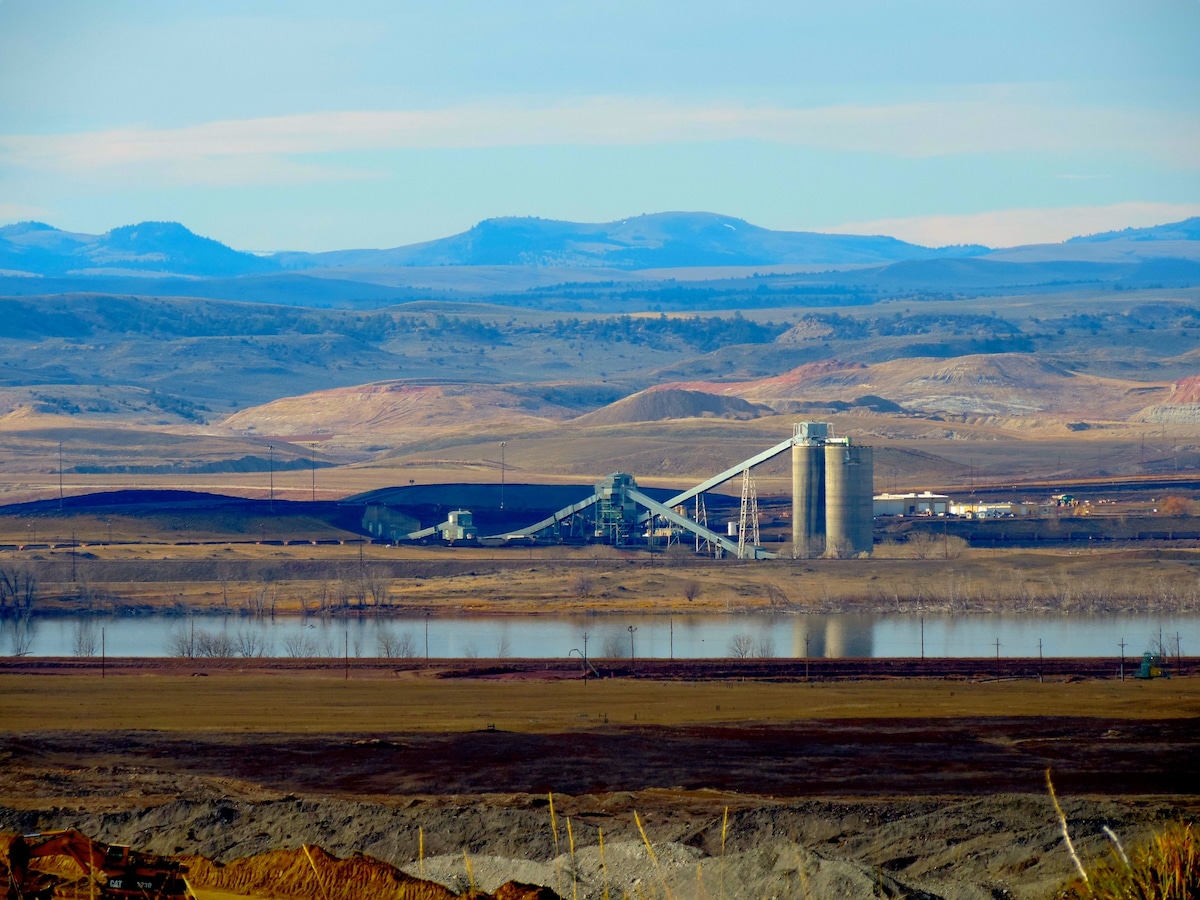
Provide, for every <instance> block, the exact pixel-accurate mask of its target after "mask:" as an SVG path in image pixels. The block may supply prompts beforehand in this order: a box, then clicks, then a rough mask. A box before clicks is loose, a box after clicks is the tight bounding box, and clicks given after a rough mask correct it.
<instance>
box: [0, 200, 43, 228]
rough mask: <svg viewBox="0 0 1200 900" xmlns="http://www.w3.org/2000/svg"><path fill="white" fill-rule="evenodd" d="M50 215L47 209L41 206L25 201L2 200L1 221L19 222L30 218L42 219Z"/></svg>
mask: <svg viewBox="0 0 1200 900" xmlns="http://www.w3.org/2000/svg"><path fill="white" fill-rule="evenodd" d="M47 215H48V213H47V210H45V209H43V208H42V207H40V206H27V205H26V204H24V203H2V202H0V223H3V222H19V221H23V220H28V219H41V218H45V217H46V216H47Z"/></svg>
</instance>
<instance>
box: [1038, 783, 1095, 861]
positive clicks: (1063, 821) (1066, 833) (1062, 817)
mask: <svg viewBox="0 0 1200 900" xmlns="http://www.w3.org/2000/svg"><path fill="white" fill-rule="evenodd" d="M1046 787H1047V788H1049V790H1050V801H1051V802H1052V803H1053V804H1054V811H1055V812H1056V813H1058V822H1059V824H1060V825H1061V826H1062V835H1063V841H1065V842H1066V845H1067V852H1068V853H1070V854H1071V859H1072V860H1073V861H1074V862H1075V868H1076V869H1078V870H1079V877H1080V878H1082V879H1083V880H1084V882H1086V881H1087V880H1088V876H1087V872H1086V871H1085V870H1084V868H1083V863H1081V862H1080V861H1079V854H1077V853H1076V852H1075V844H1073V843H1072V842H1071V832H1070V830H1069V829H1068V828H1067V816H1066V813H1064V812H1063V810H1062V807H1061V806H1059V803H1058V796H1057V795H1056V794H1055V793H1054V782H1053V781H1051V780H1050V770H1049V769H1047V770H1046Z"/></svg>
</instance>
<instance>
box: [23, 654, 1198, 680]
mask: <svg viewBox="0 0 1200 900" xmlns="http://www.w3.org/2000/svg"><path fill="white" fill-rule="evenodd" d="M590 663H591V666H590V667H589V669H588V670H587V676H586V677H588V678H597V677H599V678H638V679H643V680H664V681H703V680H714V681H721V680H729V679H751V680H755V681H828V680H841V679H879V678H941V679H947V678H950V679H974V680H987V679H1033V680H1037V679H1038V678H1042V679H1045V680H1061V679H1063V678H1120V677H1121V672H1122V663H1121V660H1120V659H1118V658H1117V657H1115V656H1114V657H1113V658H1112V659H1105V658H1097V657H1075V658H1067V657H1063V658H1049V659H1037V658H1033V659H1028V658H1022V657H1000V658H999V659H996V658H992V657H982V658H963V659H947V658H941V657H939V658H932V657H931V658H926V659H904V658H882V659H825V658H818V657H814V658H812V659H689V660H664V659H645V660H642V659H638V660H633V661H630V660H628V659H624V660H607V659H594V660H591V661H590ZM1139 664H1140V659H1137V658H1135V657H1133V656H1130V657H1127V658H1126V659H1125V661H1124V677H1125V678H1126V679H1128V680H1132V679H1133V677H1134V673H1135V672H1136V671H1137V669H1138V665H1139ZM1171 670H1172V673H1173V674H1174V675H1175V676H1176V677H1187V676H1192V675H1195V674H1197V673H1198V672H1200V657H1186V656H1185V657H1183V658H1182V659H1180V660H1179V661H1178V662H1176V661H1175V660H1174V659H1172V660H1171ZM101 673H105V674H110V675H155V674H157V675H205V674H209V673H212V674H244V675H270V674H277V675H288V674H294V675H301V674H302V675H322V674H323V675H328V676H329V677H336V678H394V677H397V676H412V677H420V676H425V677H432V678H488V679H496V678H503V679H513V680H534V681H536V680H560V679H580V680H582V679H583V678H584V677H585V674H584V669H583V665H582V660H580V659H578V658H570V659H503V660H479V659H457V660H455V659H437V660H433V661H431V662H426V661H425V660H423V659H359V658H354V657H350V658H349V659H338V658H331V657H324V658H316V659H292V658H289V657H256V658H240V657H239V658H207V657H206V658H202V659H187V658H180V657H115V658H112V659H105V660H101V659H99V658H97V657H90V658H75V657H35V656H26V657H0V674H13V675H100V674H101Z"/></svg>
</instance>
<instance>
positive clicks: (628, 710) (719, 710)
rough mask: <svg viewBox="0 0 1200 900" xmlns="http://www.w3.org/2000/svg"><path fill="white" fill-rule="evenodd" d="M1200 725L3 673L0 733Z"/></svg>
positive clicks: (1138, 713)
mask: <svg viewBox="0 0 1200 900" xmlns="http://www.w3.org/2000/svg"><path fill="white" fill-rule="evenodd" d="M1064 715H1072V716H1092V717H1097V718H1102V719H1110V718H1115V719H1130V720H1136V719H1171V718H1189V717H1196V716H1200V679H1194V678H1188V679H1177V680H1174V681H1154V682H1137V681H1133V680H1129V681H1125V682H1119V681H1086V682H1080V683H1063V682H1058V683H1046V684H1037V683H1033V682H991V683H970V682H961V681H954V682H949V681H947V682H940V681H883V682H863V683H851V682H837V683H826V684H816V683H808V684H761V683H748V682H740V683H720V682H701V683H680V682H639V681H636V680H625V679H605V680H600V681H591V682H587V683H583V682H574V681H571V682H537V681H534V682H525V681H522V682H519V683H518V682H477V681H465V682H464V681H440V680H435V679H425V678H405V679H403V680H401V679H395V680H381V679H371V680H367V681H364V680H359V679H351V680H348V681H347V680H339V679H338V678H336V677H333V678H331V677H305V676H294V675H293V676H267V677H264V676H248V675H246V676H243V675H237V674H227V675H212V676H210V677H206V678H193V677H180V676H176V675H141V676H130V675H122V676H114V677H109V678H105V679H103V680H102V679H100V678H98V677H94V676H60V677H42V676H27V675H2V676H0V721H3V722H4V724H5V728H6V730H9V731H34V730H96V731H108V730H130V729H139V730H154V731H162V732H196V731H216V732H230V733H246V732H276V733H290V734H312V733H347V732H363V733H386V732H392V731H406V732H407V731H412V732H446V731H473V730H476V729H480V728H486V727H487V726H489V725H494V726H495V727H496V728H497V729H500V730H504V731H515V732H528V733H548V732H564V731H585V730H588V729H591V728H595V727H598V726H599V725H601V723H603V724H605V725H607V724H610V723H611V724H622V725H632V724H634V723H636V724H638V725H640V726H651V725H664V726H679V725H696V724H714V723H735V722H795V721H805V720H815V719H871V718H889V719H894V718H908V719H949V718H961V717H977V716H994V717H1003V716H1050V717H1054V716H1064Z"/></svg>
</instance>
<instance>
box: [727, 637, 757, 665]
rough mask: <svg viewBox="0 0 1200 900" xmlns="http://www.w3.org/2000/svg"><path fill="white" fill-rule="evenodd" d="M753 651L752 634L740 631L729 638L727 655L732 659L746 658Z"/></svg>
mask: <svg viewBox="0 0 1200 900" xmlns="http://www.w3.org/2000/svg"><path fill="white" fill-rule="evenodd" d="M753 651H754V635H752V634H747V633H745V632H741V633H739V634H735V635H734V636H733V637H731V638H730V639H729V655H730V656H732V657H733V658H734V659H746V657H748V656H749V655H750V654H751V653H752V652H753Z"/></svg>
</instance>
